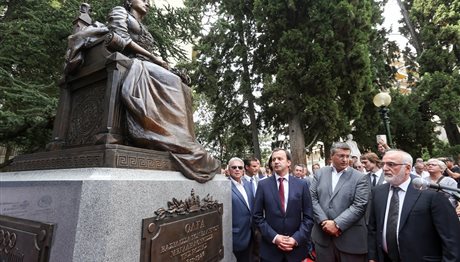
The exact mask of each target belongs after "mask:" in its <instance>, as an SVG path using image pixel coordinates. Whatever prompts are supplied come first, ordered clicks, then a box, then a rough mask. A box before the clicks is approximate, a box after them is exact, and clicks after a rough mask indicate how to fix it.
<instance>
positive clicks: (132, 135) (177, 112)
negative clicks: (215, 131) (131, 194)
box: [107, 0, 220, 182]
mask: <svg viewBox="0 0 460 262" xmlns="http://www.w3.org/2000/svg"><path fill="white" fill-rule="evenodd" d="M149 7H150V6H149V0H126V1H125V3H124V7H121V6H117V7H115V8H113V9H112V10H111V12H110V13H109V15H108V25H107V26H108V28H109V30H110V31H111V32H113V33H114V34H116V35H118V36H120V37H121V42H122V43H121V45H122V51H121V52H122V53H123V54H124V55H126V56H128V57H130V58H132V59H133V63H132V66H131V68H130V69H129V71H128V72H127V74H126V76H125V78H124V80H123V82H122V88H121V90H122V91H121V92H122V94H121V96H122V101H123V103H124V105H125V107H126V110H127V123H128V131H129V141H130V143H131V144H132V145H135V146H139V147H143V148H150V149H156V150H162V151H169V152H171V155H172V156H173V159H174V160H175V162H176V164H177V166H178V167H179V168H180V170H181V171H182V172H183V173H184V175H185V176H186V177H188V178H190V179H194V180H196V181H198V182H206V181H208V180H210V179H212V177H213V176H214V174H215V173H216V172H217V170H219V167H220V165H219V163H218V161H216V160H215V159H214V158H212V157H211V156H210V155H209V154H208V153H207V152H206V150H205V149H204V148H203V147H202V146H201V145H200V144H199V143H198V142H197V141H196V139H195V135H194V129H193V118H192V99H191V90H190V88H189V87H188V86H187V85H185V84H184V83H183V82H182V81H181V78H180V77H179V76H177V75H175V74H173V73H171V72H170V71H169V70H168V69H169V66H168V64H167V63H166V62H165V61H163V60H162V59H161V58H159V57H157V56H155V55H154V54H153V47H154V40H153V37H152V35H151V34H150V33H149V32H148V30H147V27H146V26H144V25H143V24H142V22H141V21H142V18H143V17H144V16H145V15H146V14H147V12H148V10H149Z"/></svg>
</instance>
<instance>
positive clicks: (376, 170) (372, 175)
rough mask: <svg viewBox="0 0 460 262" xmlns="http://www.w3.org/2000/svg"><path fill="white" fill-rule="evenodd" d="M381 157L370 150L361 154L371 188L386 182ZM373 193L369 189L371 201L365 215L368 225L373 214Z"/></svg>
mask: <svg viewBox="0 0 460 262" xmlns="http://www.w3.org/2000/svg"><path fill="white" fill-rule="evenodd" d="M380 162H381V161H380V158H379V156H377V154H376V153H373V152H368V153H365V154H364V155H361V163H362V164H363V165H364V169H366V171H367V177H368V181H369V185H370V187H371V189H373V188H374V187H375V186H378V185H381V184H384V183H386V181H385V179H384V175H383V169H382V168H381V167H380ZM371 200H372V194H371V191H369V201H368V203H367V208H366V214H365V215H364V217H365V219H366V225H367V224H369V216H370V214H371V202H372V201H371Z"/></svg>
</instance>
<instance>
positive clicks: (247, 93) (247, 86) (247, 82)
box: [238, 23, 262, 160]
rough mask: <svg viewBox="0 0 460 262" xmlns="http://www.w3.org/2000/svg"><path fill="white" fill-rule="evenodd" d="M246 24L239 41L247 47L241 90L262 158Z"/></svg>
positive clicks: (256, 151)
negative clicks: (245, 29) (246, 103)
mask: <svg viewBox="0 0 460 262" xmlns="http://www.w3.org/2000/svg"><path fill="white" fill-rule="evenodd" d="M244 33H245V32H244V25H243V23H240V31H239V32H238V34H239V42H240V44H241V46H242V47H245V49H244V52H243V54H242V57H241V58H242V65H243V73H242V76H241V90H242V92H243V96H244V98H245V100H246V101H247V102H248V115H249V121H250V124H249V125H250V127H251V137H252V147H253V152H254V156H255V157H257V159H259V160H261V157H262V154H261V152H260V145H259V130H258V128H257V121H256V110H255V107H254V95H253V94H252V86H251V76H250V71H249V59H248V56H249V50H248V48H247V47H248V44H247V43H246V37H245V34H244Z"/></svg>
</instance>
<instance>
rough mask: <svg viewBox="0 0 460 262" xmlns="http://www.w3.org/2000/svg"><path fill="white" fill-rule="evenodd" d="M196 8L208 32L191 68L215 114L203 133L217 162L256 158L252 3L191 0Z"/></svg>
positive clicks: (198, 45) (201, 42)
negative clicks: (233, 157)
mask: <svg viewBox="0 0 460 262" xmlns="http://www.w3.org/2000/svg"><path fill="white" fill-rule="evenodd" d="M190 2H191V3H193V4H194V6H196V7H200V9H201V11H202V14H203V20H204V21H207V25H206V27H207V29H205V30H204V32H203V34H201V35H200V36H199V38H200V41H199V43H198V44H197V46H196V47H195V50H196V52H197V54H198V55H197V59H196V60H195V61H194V63H193V65H191V67H192V68H193V69H194V74H193V80H194V81H192V82H194V83H195V85H194V89H195V91H196V92H198V93H200V94H203V95H204V100H203V101H204V102H205V104H206V105H205V106H206V108H207V109H208V110H211V111H212V112H213V113H212V114H211V115H210V116H209V119H208V121H207V122H206V123H205V126H203V127H202V128H199V130H206V132H205V133H203V134H201V135H202V136H203V140H206V141H212V142H211V143H210V144H211V147H213V148H215V150H216V152H217V154H218V158H220V159H221V161H223V162H225V161H226V160H228V159H230V158H231V157H232V156H236V155H238V156H241V157H244V156H246V155H252V154H254V155H256V156H257V157H259V158H260V149H259V142H258V136H259V127H260V125H259V121H258V119H257V113H256V110H255V107H256V105H257V103H258V100H257V98H256V97H255V96H254V92H255V91H258V90H259V87H258V81H259V80H258V79H257V77H256V73H255V70H256V66H255V64H254V63H255V62H254V55H253V53H252V50H253V49H254V48H255V45H256V43H257V42H256V38H255V36H256V31H255V27H254V19H253V14H252V2H251V1H200V0H191V1H190Z"/></svg>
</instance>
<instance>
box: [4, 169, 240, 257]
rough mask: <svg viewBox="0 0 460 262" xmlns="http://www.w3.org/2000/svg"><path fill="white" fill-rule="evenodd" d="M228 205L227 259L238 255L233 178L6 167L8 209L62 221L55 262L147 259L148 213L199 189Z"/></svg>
mask: <svg viewBox="0 0 460 262" xmlns="http://www.w3.org/2000/svg"><path fill="white" fill-rule="evenodd" d="M192 189H193V190H194V191H195V194H196V195H198V196H200V198H202V197H205V196H206V195H207V194H210V195H211V196H212V197H213V199H214V200H217V201H218V202H219V203H222V204H223V209H224V212H223V221H222V231H223V232H222V233H223V245H224V259H223V261H232V260H233V259H234V258H233V255H232V239H231V235H232V231H231V227H232V221H231V216H232V215H231V214H232V211H231V184H230V181H229V180H227V179H226V178H225V177H223V176H221V175H217V176H216V177H215V178H214V179H213V180H212V181H209V182H207V183H205V184H200V183H197V182H195V181H193V180H189V179H186V178H184V176H183V175H182V174H180V173H179V172H172V171H154V170H153V171H152V170H138V169H137V170H136V169H120V168H82V169H60V170H39V171H21V172H6V173H0V215H6V216H12V217H18V218H24V219H30V220H35V221H39V222H43V223H53V224H55V225H56V226H55V229H54V235H53V239H52V245H51V253H50V261H52V262H63V261H66V262H67V261H74V262H77V261H81V262H89V261H98V262H99V261H107V262H109V261H110V262H115V261H120V262H128V261H133V262H134V261H139V259H140V248H141V227H142V219H144V218H148V217H153V216H155V214H154V211H155V210H157V209H158V208H161V207H164V208H167V202H168V201H171V199H172V198H176V199H185V198H187V197H189V196H190V193H191V190H192Z"/></svg>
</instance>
